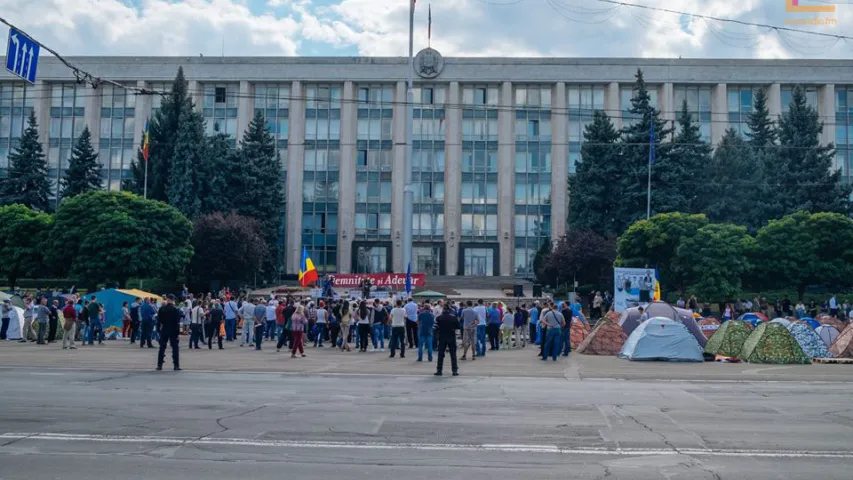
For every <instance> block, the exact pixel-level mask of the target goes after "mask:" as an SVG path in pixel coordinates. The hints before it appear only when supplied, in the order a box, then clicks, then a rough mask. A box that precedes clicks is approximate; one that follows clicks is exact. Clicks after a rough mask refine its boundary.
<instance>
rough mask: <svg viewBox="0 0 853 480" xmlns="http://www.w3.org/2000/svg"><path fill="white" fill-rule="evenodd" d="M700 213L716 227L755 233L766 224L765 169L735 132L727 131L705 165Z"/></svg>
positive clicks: (701, 187) (702, 176)
mask: <svg viewBox="0 0 853 480" xmlns="http://www.w3.org/2000/svg"><path fill="white" fill-rule="evenodd" d="M696 178H701V179H703V180H704V184H703V185H700V186H697V190H698V191H700V192H701V193H700V198H701V201H700V208H699V211H701V212H703V213H705V214H706V215H707V216H708V219H709V220H710V221H712V222H715V223H723V222H731V223H734V224H736V225H745V226H746V227H747V228H748V229H749V230H750V231H752V232H755V231H757V230H758V228H760V227H761V225H762V224H763V223H764V218H763V216H762V213H763V210H764V203H763V202H764V192H765V190H764V189H763V188H761V185H762V184H763V182H764V165H763V163H762V162H761V161H760V160H759V157H758V155H756V154H755V152H754V151H753V150H752V148H750V145H749V144H748V143H747V142H746V141H745V140H744V139H743V138H741V137H740V136H739V135H738V134H737V132H735V131H734V130H732V129H728V130H726V133H725V134H724V135H723V138H722V139H721V140H720V143H719V145H717V149H716V150H715V151H714V155H713V157H712V158H711V160H710V161H709V162H708V163H707V164H706V165H705V168H704V172H703V174H702V175H700V176H699V177H696Z"/></svg>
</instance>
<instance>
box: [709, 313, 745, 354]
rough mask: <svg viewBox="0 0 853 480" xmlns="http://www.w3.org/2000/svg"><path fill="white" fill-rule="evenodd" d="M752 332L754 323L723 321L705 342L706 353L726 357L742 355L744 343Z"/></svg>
mask: <svg viewBox="0 0 853 480" xmlns="http://www.w3.org/2000/svg"><path fill="white" fill-rule="evenodd" d="M751 333H752V325H750V324H749V323H747V322H744V321H742V320H729V321H728V322H723V324H722V325H720V328H718V329H717V331H716V332H714V335H712V336H711V338H709V339H708V343H706V344H705V353H707V354H709V355H722V356H724V357H740V355H741V350H742V349H743V343H744V342H745V341H746V339H747V338H748V337H749V335H750V334H751Z"/></svg>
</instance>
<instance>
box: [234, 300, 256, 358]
mask: <svg viewBox="0 0 853 480" xmlns="http://www.w3.org/2000/svg"><path fill="white" fill-rule="evenodd" d="M256 301H257V300H249V299H248V298H247V299H245V300H243V306H242V307H240V311H239V312H238V314H239V315H240V318H242V319H243V333H242V334H241V335H240V346H241V347H242V346H243V345H252V344H253V341H254V337H253V336H252V334H253V332H254V331H255V302H256Z"/></svg>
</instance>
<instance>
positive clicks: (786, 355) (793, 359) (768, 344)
mask: <svg viewBox="0 0 853 480" xmlns="http://www.w3.org/2000/svg"><path fill="white" fill-rule="evenodd" d="M741 358H742V359H743V360H746V361H747V362H749V363H778V364H808V363H811V362H812V361H811V359H810V358H809V357H808V355H806V354H805V353H804V352H803V349H802V348H800V344H799V343H797V339H796V338H794V336H793V335H791V332H789V331H788V329H787V328H786V327H785V326H784V325H781V324H778V323H769V322H762V323H761V324H760V325H758V327H756V328H755V330H753V331H752V333H751V334H750V335H749V338H747V339H746V341H745V342H744V343H743V351H742V353H741Z"/></svg>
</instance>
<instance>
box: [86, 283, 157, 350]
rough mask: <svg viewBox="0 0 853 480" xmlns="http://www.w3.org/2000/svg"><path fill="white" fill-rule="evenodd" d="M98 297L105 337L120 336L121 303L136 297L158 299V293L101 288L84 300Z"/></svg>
mask: <svg viewBox="0 0 853 480" xmlns="http://www.w3.org/2000/svg"><path fill="white" fill-rule="evenodd" d="M93 295H94V296H96V297H98V303H100V304H101V305H103V307H104V311H105V317H106V321H105V322H104V336H105V337H106V338H113V339H114V338H121V329H122V315H121V305H122V303H124V302H127V303H128V305H129V304H132V303H133V302H134V301H135V300H136V298H137V297H139V298H156V299H160V296H159V295H154V294H153V293H148V292H143V291H142V290H119V289H116V288H110V289H107V290H101V291H100V292H97V293H94V294H92V293H90V294H89V295H86V296H84V297H83V298H84V299H86V300H91V299H92V296H93Z"/></svg>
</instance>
